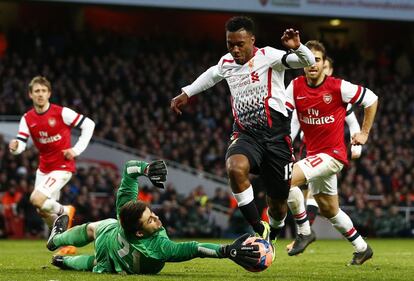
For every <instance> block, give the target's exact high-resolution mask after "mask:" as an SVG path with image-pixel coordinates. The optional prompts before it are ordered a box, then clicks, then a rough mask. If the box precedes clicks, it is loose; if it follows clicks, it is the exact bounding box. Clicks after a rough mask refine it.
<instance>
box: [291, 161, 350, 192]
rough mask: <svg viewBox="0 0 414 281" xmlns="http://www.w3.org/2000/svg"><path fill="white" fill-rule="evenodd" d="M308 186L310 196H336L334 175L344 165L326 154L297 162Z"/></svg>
mask: <svg viewBox="0 0 414 281" xmlns="http://www.w3.org/2000/svg"><path fill="white" fill-rule="evenodd" d="M297 164H298V165H299V167H300V168H301V170H302V171H303V173H304V174H305V177H306V181H307V183H308V185H309V190H310V191H311V192H312V194H313V195H314V194H318V193H323V194H328V195H336V194H338V180H337V176H336V174H337V173H338V172H339V171H341V170H342V168H343V167H344V164H343V163H342V162H341V161H339V160H337V159H335V158H333V157H332V156H329V155H328V154H326V153H318V154H316V155H312V156H309V157H306V158H304V159H302V160H300V161H299V162H297Z"/></svg>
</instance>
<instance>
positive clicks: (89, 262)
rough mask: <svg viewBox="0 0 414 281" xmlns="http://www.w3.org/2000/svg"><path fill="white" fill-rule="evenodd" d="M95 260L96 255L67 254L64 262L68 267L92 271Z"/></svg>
mask: <svg viewBox="0 0 414 281" xmlns="http://www.w3.org/2000/svg"><path fill="white" fill-rule="evenodd" d="M94 262H95V256H87V255H81V256H65V257H63V264H64V265H65V267H66V268H67V269H73V270H78V271H92V269H93V266H94Z"/></svg>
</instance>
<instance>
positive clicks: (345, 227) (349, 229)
mask: <svg viewBox="0 0 414 281" xmlns="http://www.w3.org/2000/svg"><path fill="white" fill-rule="evenodd" d="M329 221H330V222H331V223H332V225H333V226H334V227H335V228H336V229H337V230H338V231H339V232H340V233H342V235H343V236H344V237H345V238H346V239H347V240H348V241H349V242H351V243H352V246H354V249H355V251H356V252H363V251H365V250H366V249H367V243H366V242H365V240H364V239H363V238H362V236H361V235H360V234H359V233H358V231H357V230H356V229H355V228H354V224H353V223H352V220H351V218H350V217H349V216H348V215H347V214H346V213H345V212H344V211H342V210H341V209H339V212H338V214H336V216H334V217H332V218H330V219H329Z"/></svg>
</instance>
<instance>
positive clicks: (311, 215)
mask: <svg viewBox="0 0 414 281" xmlns="http://www.w3.org/2000/svg"><path fill="white" fill-rule="evenodd" d="M323 70H324V73H325V75H327V76H331V75H332V74H333V60H332V59H331V58H329V57H326V59H325V63H324V65H323ZM345 122H346V124H347V125H348V128H349V133H350V135H351V136H352V135H353V134H354V133H357V132H359V131H361V127H360V126H359V123H358V120H357V118H356V116H355V113H354V111H353V109H352V105H351V104H350V103H349V104H348V106H347V108H346V117H345ZM298 135H300V138H301V140H302V145H301V148H300V155H301V156H300V157H301V158H305V157H306V141H305V139H304V138H303V133H302V132H301V131H300V124H299V120H298V118H297V115H296V114H294V115H293V116H292V121H291V133H290V136H291V138H292V141H294V140H295V138H296V137H297V136H298ZM361 151H362V146H361V145H351V158H352V159H357V158H359V157H360V156H361ZM300 189H301V190H302V192H303V196H304V197H305V198H306V204H305V205H306V213H307V217H308V219H309V225H310V226H312V224H313V222H314V221H315V218H316V216H317V214H318V210H319V207H318V204H317V203H316V201H315V198H313V195H312V193H310V192H309V190H308V185H307V184H305V185H302V186H301V187H300ZM299 191H300V190H299V187H292V188H291V189H290V191H289V198H288V204H289V207H290V208H291V209H292V208H297V209H298V210H295V211H296V213H297V214H302V213H303V212H304V210H305V209H303V205H301V204H298V203H297V202H296V201H301V199H299V200H296V198H295V196H296V193H298V192H299ZM292 201H293V202H294V203H293V204H291V202H292ZM299 203H300V202H299ZM291 205H292V206H291ZM294 218H295V221H297V230H298V234H307V233H303V232H304V231H306V230H308V231H310V228H309V227H307V221H305V222H303V221H301V218H300V216H299V218H296V216H295V217H294ZM308 234H309V233H308ZM294 243H295V241H292V242H291V243H289V244H288V245H287V246H286V251H287V252H290V250H291V249H292V247H293V245H294Z"/></svg>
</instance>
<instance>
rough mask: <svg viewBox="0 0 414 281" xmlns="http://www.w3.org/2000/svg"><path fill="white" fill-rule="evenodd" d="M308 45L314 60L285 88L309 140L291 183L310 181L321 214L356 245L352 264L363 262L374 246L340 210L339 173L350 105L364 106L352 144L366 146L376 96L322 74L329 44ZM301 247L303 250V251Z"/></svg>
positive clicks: (344, 158) (304, 240) (302, 241)
mask: <svg viewBox="0 0 414 281" xmlns="http://www.w3.org/2000/svg"><path fill="white" fill-rule="evenodd" d="M306 46H307V47H308V48H309V49H311V51H312V52H313V54H314V55H315V60H316V63H315V64H314V65H312V66H310V67H306V68H304V71H305V76H300V77H298V78H296V79H294V80H293V81H292V82H291V83H290V84H289V86H288V88H287V95H288V102H287V106H288V107H289V108H290V109H292V110H293V109H296V112H294V114H297V116H298V119H299V123H300V127H301V129H302V131H303V133H304V137H305V138H306V148H307V157H306V158H305V159H302V160H300V161H299V162H297V163H295V165H294V167H293V175H292V183H291V184H292V186H300V185H302V184H305V183H309V188H310V191H311V192H312V194H313V195H314V198H315V200H316V202H317V203H318V206H319V208H320V213H321V215H323V216H324V217H326V218H327V219H328V220H329V221H330V222H331V223H332V225H333V226H334V227H335V228H336V229H337V230H338V231H339V232H340V233H342V235H343V236H344V237H345V238H347V239H348V241H349V242H351V243H352V245H353V246H354V249H355V253H354V256H353V259H352V261H351V262H350V264H351V265H360V264H363V263H364V262H365V261H366V260H368V259H370V258H371V257H372V255H373V251H372V249H371V247H370V246H369V245H368V244H367V243H366V242H365V241H364V239H363V238H362V237H361V236H360V235H359V233H358V232H357V230H356V229H355V228H354V226H353V223H352V221H351V219H350V218H349V216H348V215H347V214H345V213H344V212H343V211H342V210H341V209H340V208H339V201H338V193H337V177H336V174H337V173H338V172H339V171H340V170H341V169H342V168H343V166H344V165H347V164H348V159H347V152H346V145H345V141H344V123H345V122H344V120H345V116H346V107H347V104H348V103H350V104H357V105H362V106H363V107H364V120H363V123H362V129H361V131H360V132H357V133H355V134H354V135H353V136H352V141H351V144H353V145H363V144H365V143H366V141H367V139H368V135H369V132H370V130H371V127H372V124H373V121H374V117H375V114H376V110H377V104H378V101H377V99H378V98H377V96H376V95H375V94H374V93H373V92H372V91H371V90H370V89H368V88H364V87H362V86H359V85H354V84H352V83H350V82H348V81H345V80H342V79H338V78H334V77H332V76H327V75H325V74H324V72H323V66H324V61H325V58H326V52H325V47H324V46H323V45H322V44H321V43H320V42H318V41H309V42H308V43H306ZM308 242H309V241H307V237H304V236H302V237H301V236H298V237H297V239H296V240H295V244H294V245H293V248H292V250H291V251H290V252H289V254H290V255H294V254H298V253H299V252H297V251H296V249H295V248H296V246H297V245H296V244H298V245H299V247H297V248H300V249H302V248H303V245H301V244H306V243H308ZM302 251H303V250H302Z"/></svg>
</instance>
